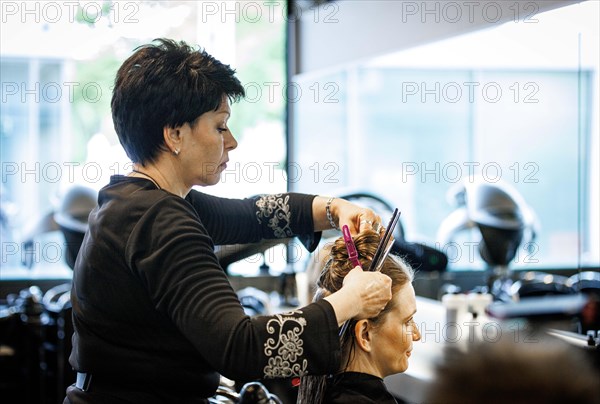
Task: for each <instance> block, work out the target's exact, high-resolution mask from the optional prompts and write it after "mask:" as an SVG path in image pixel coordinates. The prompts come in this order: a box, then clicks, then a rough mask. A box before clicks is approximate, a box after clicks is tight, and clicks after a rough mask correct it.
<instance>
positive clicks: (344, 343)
mask: <svg viewBox="0 0 600 404" xmlns="http://www.w3.org/2000/svg"><path fill="white" fill-rule="evenodd" d="M379 241H380V235H379V233H376V232H374V231H372V230H366V231H363V232H361V233H359V234H358V235H356V237H354V244H355V246H356V250H357V252H358V260H359V261H360V264H361V266H362V268H363V269H364V270H368V268H369V266H370V265H371V261H372V260H373V256H374V255H375V252H376V250H377V246H378V245H379ZM353 268H354V265H352V263H351V262H350V260H349V256H348V250H347V249H346V243H345V242H344V239H343V238H341V237H340V238H338V239H336V240H335V242H334V243H333V244H332V245H331V246H330V252H329V259H328V260H327V262H326V263H325V265H324V267H323V269H322V271H321V274H320V276H319V278H318V280H317V290H316V292H315V295H314V298H313V301H318V300H321V299H323V298H324V297H326V296H329V295H330V294H332V293H335V292H337V291H338V290H340V289H341V288H342V285H343V282H344V278H345V277H346V275H348V272H350V271H351V270H352V269H353ZM380 271H381V273H383V274H385V275H387V276H389V277H390V278H391V279H392V295H395V294H396V293H398V291H399V290H400V289H401V288H402V287H403V286H404V285H406V284H408V283H411V282H412V281H413V275H414V273H413V270H412V268H411V267H410V266H409V265H408V264H407V263H406V262H404V261H403V260H402V259H401V258H400V257H397V256H393V255H389V256H388V257H387V258H386V260H385V261H384V263H383V265H382V267H381V270H380ZM395 304H396V303H395V299H392V300H390V301H389V302H388V304H387V305H386V306H385V308H384V309H383V310H382V311H381V312H380V313H379V315H378V316H377V317H375V318H371V319H369V320H371V321H372V322H373V323H374V324H375V325H377V324H379V323H381V322H382V321H383V319H385V316H386V315H387V313H389V312H390V311H391V310H392V309H393V308H394V305H395ZM353 329H354V327H352V326H351V327H348V332H346V333H344V335H342V337H341V348H342V367H341V369H340V371H344V370H345V369H346V367H347V366H348V364H349V363H350V361H351V359H352V352H353V347H354V333H353ZM326 378H327V376H312V375H310V376H303V377H302V379H301V381H300V388H299V391H298V401H297V402H298V403H310V404H320V403H321V402H322V400H323V393H324V389H325V379H326Z"/></svg>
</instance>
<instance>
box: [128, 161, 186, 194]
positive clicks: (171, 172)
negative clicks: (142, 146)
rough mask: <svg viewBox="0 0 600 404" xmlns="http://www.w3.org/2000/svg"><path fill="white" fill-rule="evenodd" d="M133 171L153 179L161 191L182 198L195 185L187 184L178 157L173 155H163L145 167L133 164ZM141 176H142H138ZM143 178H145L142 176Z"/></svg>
mask: <svg viewBox="0 0 600 404" xmlns="http://www.w3.org/2000/svg"><path fill="white" fill-rule="evenodd" d="M133 169H134V170H135V171H139V172H141V173H143V174H146V175H147V176H146V178H147V179H148V176H149V177H151V179H152V180H154V182H156V185H158V187H159V188H160V189H163V190H165V191H168V192H170V193H172V194H174V195H177V196H179V197H181V198H185V197H186V195H187V194H188V193H189V192H190V190H191V189H192V185H193V184H186V181H185V177H184V175H183V172H182V171H183V170H182V169H181V165H180V164H179V162H178V161H177V156H174V155H173V154H171V153H165V152H163V153H161V154H160V155H159V156H158V157H157V158H156V160H155V161H153V162H147V163H146V164H145V165H141V164H139V163H134V164H133ZM136 176H140V175H136ZM141 177H144V176H143V175H141Z"/></svg>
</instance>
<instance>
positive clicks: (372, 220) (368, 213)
mask: <svg viewBox="0 0 600 404" xmlns="http://www.w3.org/2000/svg"><path fill="white" fill-rule="evenodd" d="M331 205H332V206H331V210H332V215H333V216H334V217H335V216H336V214H337V218H338V226H339V227H340V228H342V226H344V225H347V226H348V228H349V229H350V233H351V234H357V233H360V232H361V231H363V230H375V231H379V229H380V228H381V217H379V215H378V214H376V213H375V212H374V211H373V210H371V209H368V208H363V207H361V206H358V205H355V204H353V203H352V202H348V201H346V200H344V199H340V198H336V199H334V200H333V201H332V203H331Z"/></svg>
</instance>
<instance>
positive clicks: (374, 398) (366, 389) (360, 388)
mask: <svg viewBox="0 0 600 404" xmlns="http://www.w3.org/2000/svg"><path fill="white" fill-rule="evenodd" d="M323 402H324V403H327V404H338V403H339V404H346V403H352V404H397V401H396V399H395V398H394V396H392V394H391V393H390V392H389V391H388V390H387V388H386V387H385V384H384V383H383V379H380V378H379V377H377V376H373V375H369V374H366V373H358V372H344V373H340V374H337V375H335V376H333V377H332V378H331V379H327V387H326V388H325V397H324V400H323Z"/></svg>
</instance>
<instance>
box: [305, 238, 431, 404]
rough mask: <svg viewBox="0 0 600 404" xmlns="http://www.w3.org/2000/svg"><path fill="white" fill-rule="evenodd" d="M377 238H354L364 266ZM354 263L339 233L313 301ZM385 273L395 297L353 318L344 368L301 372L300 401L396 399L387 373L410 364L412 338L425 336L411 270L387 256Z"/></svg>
mask: <svg viewBox="0 0 600 404" xmlns="http://www.w3.org/2000/svg"><path fill="white" fill-rule="evenodd" d="M379 241H380V237H379V234H377V233H376V232H374V231H363V232H361V233H359V234H358V235H357V236H356V237H355V238H354V243H355V245H356V249H357V251H358V255H359V261H360V263H361V266H362V267H363V268H364V269H367V268H368V267H369V265H370V264H371V260H372V259H373V256H374V255H375V251H376V249H377V245H378V243H379ZM352 268H353V265H352V263H351V262H350V261H349V259H348V251H347V249H346V245H345V243H344V240H343V238H339V239H337V240H336V241H335V243H334V244H333V245H332V246H331V252H330V254H329V259H328V261H327V263H326V264H325V266H324V268H323V270H322V272H321V275H320V277H319V280H318V282H317V286H318V289H317V291H316V293H315V297H314V301H318V300H321V299H323V298H324V297H326V296H328V295H330V294H331V293H334V292H335V291H337V290H339V289H340V288H341V287H342V284H343V281H344V277H345V276H346V274H347V273H348V272H349V271H350V270H351V269H352ZM381 272H382V273H383V274H385V275H387V276H389V277H390V278H391V279H392V299H391V300H390V301H389V302H388V304H387V306H386V307H385V308H384V309H383V310H382V311H381V313H380V314H379V315H378V316H377V317H374V318H370V319H366V320H359V321H352V322H351V323H350V326H349V327H348V329H347V330H346V332H345V333H344V335H343V336H342V339H341V345H342V349H341V352H342V360H341V364H342V366H341V368H340V369H339V370H338V372H337V373H336V374H334V375H329V376H304V377H302V380H301V382H300V390H299V393H298V403H311V404H313V403H353V404H359V403H396V400H395V399H394V397H393V396H392V394H391V393H390V392H389V391H388V390H387V389H386V387H385V385H384V383H383V378H384V377H386V376H389V375H392V374H395V373H401V372H404V371H405V370H406V369H407V368H408V359H409V357H410V355H411V351H412V348H413V342H414V341H418V340H420V339H421V335H420V334H419V331H418V329H417V327H416V324H415V322H414V319H413V316H414V314H415V312H416V301H415V291H414V289H413V286H412V284H411V282H412V280H413V271H412V269H411V268H410V267H409V266H408V265H407V264H406V263H405V262H403V261H402V260H401V259H400V258H398V257H394V256H388V258H387V259H386V260H385V262H384V264H383V266H382V268H381Z"/></svg>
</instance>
